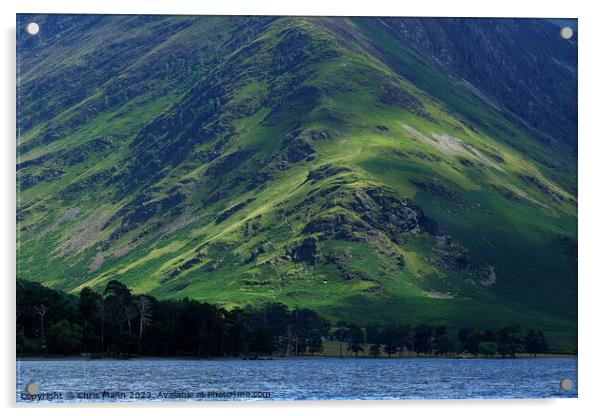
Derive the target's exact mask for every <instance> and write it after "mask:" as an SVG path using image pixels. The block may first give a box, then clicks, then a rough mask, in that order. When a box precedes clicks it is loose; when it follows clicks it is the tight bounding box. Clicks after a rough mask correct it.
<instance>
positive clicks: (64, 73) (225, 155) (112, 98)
mask: <svg viewBox="0 0 602 416" xmlns="http://www.w3.org/2000/svg"><path fill="white" fill-rule="evenodd" d="M29 21H36V22H38V23H39V25H40V28H41V29H40V33H39V34H38V35H36V36H30V35H28V34H27V33H26V32H25V31H22V30H21V28H22V27H23V26H24V24H25V22H29ZM17 27H18V28H19V30H18V35H17V38H18V39H17V48H18V62H17V70H18V89H17V98H18V100H17V111H18V120H17V127H18V144H17V179H18V209H17V229H18V237H17V240H18V241H17V255H18V259H17V261H18V263H17V264H18V267H17V276H18V277H19V278H23V279H28V280H33V281H39V282H42V283H44V284H45V285H47V286H49V287H52V288H56V289H62V290H66V291H71V292H77V291H78V290H80V289H81V288H83V287H86V286H91V287H93V288H95V289H99V290H100V289H102V288H103V287H104V285H105V284H106V283H107V282H108V281H109V280H111V279H118V280H120V281H122V282H123V283H125V284H127V285H128V286H130V287H132V288H134V290H135V291H136V292H139V293H151V294H153V295H154V296H157V297H159V298H180V297H184V296H187V297H191V298H195V299H200V300H204V301H209V302H212V303H216V304H220V305H224V306H226V307H233V306H236V305H245V304H256V303H261V302H268V301H279V302H283V303H285V304H288V305H291V306H305V307H311V308H313V309H315V310H317V311H319V312H320V313H322V314H323V315H324V316H326V317H328V318H330V319H333V320H338V319H355V320H357V321H358V322H383V321H393V322H408V323H420V322H427V321H428V322H440V323H443V324H447V325H449V326H451V327H456V328H457V327H459V326H466V325H474V326H477V327H484V326H488V327H492V326H494V325H498V324H505V323H514V322H516V323H520V324H522V325H524V326H526V327H529V326H533V327H537V328H541V329H543V330H545V331H547V333H549V334H551V335H552V337H551V338H552V341H553V342H557V343H558V345H560V344H562V345H575V342H576V327H577V320H576V316H577V315H576V314H577V150H576V149H577V113H576V111H577V107H576V94H577V92H576V82H577V58H576V53H577V41H576V37H575V38H574V39H572V40H570V41H567V40H564V39H562V38H561V37H560V36H559V35H558V27H557V26H556V25H555V24H554V23H552V22H549V21H546V20H543V19H541V20H538V19H495V20H492V19H422V18H372V17H366V18H342V17H336V18H335V17H333V18H326V17H325V18H306V17H257V16H255V17H244V16H222V17H219V16H215V17H207V16H205V17H195V16H128V15H121V16H111V15H18V17H17Z"/></svg>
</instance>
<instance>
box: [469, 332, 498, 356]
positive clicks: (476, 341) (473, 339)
mask: <svg viewBox="0 0 602 416" xmlns="http://www.w3.org/2000/svg"><path fill="white" fill-rule="evenodd" d="M481 341H482V337H481V334H480V333H479V332H477V331H475V330H473V331H472V332H471V333H470V334H468V337H467V338H466V351H468V352H469V353H471V354H473V355H476V356H477V357H478V356H479V352H480V348H479V346H480V345H481ZM486 342H493V341H486Z"/></svg>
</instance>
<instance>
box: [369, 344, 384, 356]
mask: <svg viewBox="0 0 602 416" xmlns="http://www.w3.org/2000/svg"><path fill="white" fill-rule="evenodd" d="M380 350H381V346H380V344H372V345H370V355H371V356H372V357H374V358H376V357H378V356H379V355H380Z"/></svg>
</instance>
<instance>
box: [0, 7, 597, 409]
mask: <svg viewBox="0 0 602 416" xmlns="http://www.w3.org/2000/svg"><path fill="white" fill-rule="evenodd" d="M0 7H1V12H2V13H1V14H0V19H2V42H1V48H2V54H1V55H0V57H1V58H2V59H1V61H2V64H0V67H1V69H0V70H1V71H2V76H1V78H0V79H1V81H2V86H3V88H2V99H1V100H0V116H1V117H2V129H3V130H2V131H3V132H4V135H3V136H4V137H3V140H2V149H1V151H0V155H1V156H0V157H1V159H0V161H1V163H2V167H1V172H2V174H1V175H2V180H1V181H0V195H2V201H3V202H2V204H1V207H2V208H1V209H2V217H1V218H2V221H1V224H2V229H1V236H2V243H1V244H2V245H1V246H0V248H1V249H0V255H1V256H2V263H1V264H4V270H5V273H3V274H2V282H3V287H2V290H1V292H0V293H1V296H2V298H1V300H2V301H1V302H0V303H1V305H2V307H1V308H0V309H1V311H2V320H1V321H0V322H1V323H2V341H0V350H1V356H2V360H3V362H4V364H5V365H4V366H2V367H1V368H2V369H3V371H2V375H0V392H1V395H2V401H1V403H2V405H3V406H4V407H13V408H12V409H9V412H10V414H12V413H13V412H14V411H15V410H16V409H14V406H15V405H14V398H15V394H14V383H15V361H14V351H15V347H14V345H15V343H14V290H15V289H14V276H15V231H14V229H15V172H14V166H15V78H14V77H15V75H14V74H15V64H14V62H15V40H14V37H15V13H17V12H20V13H119V14H138V13H147V14H239V15H244V14H272V15H273V14H276V15H278V14H284V15H381V16H386V15H391V16H395V15H400V16H462V17H470V16H472V17H476V16H478V17H564V18H568V17H571V18H575V17H577V18H579V109H580V111H579V282H580V284H579V396H580V397H579V399H562V400H550V399H548V400H486V401H418V402H410V401H408V402H336V403H335V402H309V403H307V402H300V403H296V402H291V403H273V404H272V403H269V404H265V403H247V404H233V403H226V404H204V405H203V407H199V406H192V405H178V406H169V405H162V406H160V407H159V406H157V405H150V406H148V405H147V406H144V405H135V406H122V407H120V408H119V409H117V408H115V406H110V407H104V406H103V407H101V406H95V407H93V408H90V409H86V410H85V412H86V413H87V414H89V415H96V414H99V415H100V414H105V412H107V410H116V411H117V412H119V413H122V412H123V411H125V410H126V409H127V411H128V412H132V413H142V412H144V414H145V415H158V414H162V413H164V412H165V410H166V409H167V408H172V407H174V408H177V409H178V411H182V412H186V413H190V414H192V413H193V412H194V413H199V412H208V411H210V412H211V413H219V414H237V413H243V412H244V414H249V415H252V414H258V415H271V414H273V415H280V414H282V413H283V412H286V413H287V414H295V415H296V414H299V415H304V416H307V414H308V413H311V414H332V413H335V412H345V414H346V415H350V416H354V415H364V414H365V413H366V412H367V411H371V410H373V409H374V410H375V411H377V412H378V413H379V414H400V413H404V412H408V413H410V412H411V413H413V414H418V413H420V414H421V415H422V414H426V415H428V414H445V415H446V416H455V415H462V416H467V415H473V414H474V415H479V416H482V415H484V414H487V415H504V416H507V414H508V413H512V414H513V415H515V414H525V413H538V414H542V413H544V412H545V413H546V416H548V415H550V416H552V415H563V416H566V415H569V414H572V415H577V414H579V415H581V414H588V413H593V412H594V409H596V408H598V410H599V408H600V407H601V406H600V405H599V404H598V401H597V399H598V397H602V396H601V395H600V393H599V392H598V390H599V388H600V387H601V383H600V370H601V368H600V359H599V356H600V355H601V354H602V351H600V349H601V348H602V336H601V331H600V330H599V328H600V322H599V321H598V319H599V318H600V317H602V310H601V307H600V305H601V304H602V302H601V301H600V300H599V298H600V296H602V283H601V282H602V278H601V276H600V275H601V273H600V262H599V261H598V258H599V257H600V255H599V252H600V250H601V249H602V247H601V244H600V237H601V236H602V227H601V223H602V222H601V215H602V204H601V196H600V189H601V181H602V172H601V171H600V166H601V165H602V138H601V137H600V132H601V129H600V125H599V120H600V118H601V117H600V114H599V113H600V111H601V105H600V102H601V100H602V90H601V88H600V87H601V82H600V78H601V77H600V75H599V73H600V68H602V65H601V58H600V53H599V49H600V41H601V40H602V33H601V32H602V31H601V28H600V26H601V22H602V15H601V14H600V13H599V11H598V10H597V9H596V8H595V2H593V1H579V0H573V1H569V0H566V1H556V0H552V1H550V0H548V1H546V2H527V1H525V0H501V1H498V2H492V1H486V0H481V1H470V0H441V1H435V0H419V1H403V0H397V1H394V0H390V1H385V0H370V1H367V2H355V3H352V2H351V1H350V0H348V1H345V0H337V1H326V0H321V1H320V0H303V1H300V2H286V1H285V0H280V1H273V0H254V1H253V0H222V1H218V0H199V1H196V2H195V1H193V0H163V1H157V0H104V1H96V2H92V1H90V0H88V1H77V2H76V1H67V0H46V1H43V0H35V1H34V0H20V1H19V2H18V3H16V4H15V3H13V4H8V2H7V1H6V0H4V1H3V2H1V3H0ZM82 410H83V409H82V408H81V407H74V406H61V407H57V406H51V407H46V408H37V409H25V410H22V409H19V410H18V411H19V412H21V413H25V414H28V413H34V412H44V413H45V414H46V413H47V414H51V415H53V414H81V413H82Z"/></svg>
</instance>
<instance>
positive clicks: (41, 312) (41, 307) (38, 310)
mask: <svg viewBox="0 0 602 416" xmlns="http://www.w3.org/2000/svg"><path fill="white" fill-rule="evenodd" d="M35 311H36V313H37V314H38V316H39V318H40V341H41V342H42V343H44V341H45V334H44V333H45V331H44V317H45V316H46V312H48V308H46V305H44V304H39V305H37V306H36V307H35Z"/></svg>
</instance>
